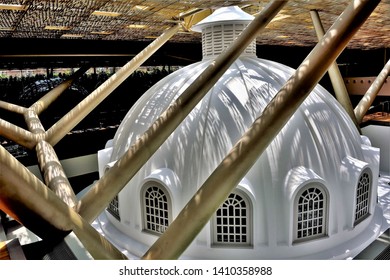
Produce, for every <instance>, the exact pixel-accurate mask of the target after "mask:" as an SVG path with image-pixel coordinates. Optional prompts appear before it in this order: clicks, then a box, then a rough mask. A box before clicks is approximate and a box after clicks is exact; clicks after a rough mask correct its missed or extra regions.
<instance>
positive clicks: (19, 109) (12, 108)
mask: <svg viewBox="0 0 390 280" xmlns="http://www.w3.org/2000/svg"><path fill="white" fill-rule="evenodd" d="M0 108H1V109H4V110H7V111H9V112H13V113H17V114H24V112H25V110H26V109H27V108H25V107H23V106H19V105H15V104H12V103H9V102H5V101H1V100H0Z"/></svg>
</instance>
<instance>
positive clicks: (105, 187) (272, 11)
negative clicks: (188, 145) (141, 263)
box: [77, 1, 287, 222]
mask: <svg viewBox="0 0 390 280" xmlns="http://www.w3.org/2000/svg"><path fill="white" fill-rule="evenodd" d="M286 3H287V1H273V2H271V3H270V4H269V5H267V6H266V7H265V8H264V9H263V11H262V12H261V13H260V14H259V15H258V16H257V17H255V19H254V20H253V21H252V22H251V23H250V24H249V25H248V26H247V27H246V28H245V30H244V31H243V32H242V33H241V34H240V35H239V36H238V37H237V39H236V40H234V41H233V42H232V44H231V45H230V46H229V47H228V48H227V49H225V51H224V52H222V53H221V54H220V55H219V56H218V57H217V58H216V59H215V60H214V61H213V62H212V63H211V64H210V65H209V66H208V67H207V68H206V69H205V70H204V71H203V72H202V73H201V74H200V75H199V76H198V78H196V79H195V81H194V82H193V83H192V84H191V85H190V86H189V87H188V88H187V89H186V90H185V91H184V92H183V93H182V94H181V95H180V96H179V97H178V98H177V99H176V100H175V101H174V102H173V103H172V104H171V105H170V106H169V108H168V109H167V110H166V111H165V112H163V113H162V115H161V116H160V117H159V118H158V119H157V120H156V121H155V122H154V123H153V124H152V125H151V126H150V128H149V129H148V130H147V131H146V132H145V133H144V134H142V135H140V137H139V138H138V139H137V141H136V142H135V143H134V144H133V145H132V146H131V147H130V148H129V149H128V150H127V152H126V153H125V154H124V155H123V156H122V157H121V158H120V159H119V160H118V161H117V162H116V163H115V164H114V166H113V167H112V168H110V169H109V170H108V171H107V172H106V173H105V174H104V176H102V178H100V180H99V181H97V182H96V183H95V184H94V186H93V187H92V188H91V189H90V190H89V191H88V192H87V193H86V194H85V195H84V197H83V198H81V200H80V201H79V204H78V206H77V209H78V212H79V213H80V215H81V216H82V217H84V219H86V220H87V221H90V222H92V221H93V220H94V219H95V218H96V217H97V216H98V215H99V214H100V213H101V212H102V211H103V210H104V208H105V207H106V206H107V205H108V203H109V202H110V201H111V200H112V199H113V198H114V196H115V195H116V194H117V193H118V192H119V191H120V190H121V189H122V188H123V187H124V186H125V185H126V184H127V182H128V181H129V180H130V179H131V178H132V177H133V176H134V175H135V173H136V172H137V171H138V170H139V169H140V168H141V167H142V166H143V164H144V163H145V162H146V161H147V160H148V159H149V158H150V157H151V156H152V155H153V153H154V152H155V151H156V150H157V149H158V148H159V147H160V146H161V144H162V143H164V141H165V140H166V139H167V138H168V137H169V135H170V134H171V133H172V132H173V131H174V130H175V129H176V127H177V126H178V125H179V124H180V123H181V122H182V121H183V120H184V118H185V117H186V116H187V115H188V114H189V113H190V112H191V110H192V109H193V108H194V107H195V106H196V104H198V102H199V101H200V100H201V99H202V98H203V97H204V96H205V95H206V93H207V92H208V91H209V90H210V89H211V88H212V87H213V86H214V84H215V83H216V82H217V81H218V79H219V78H220V77H221V76H222V75H223V74H224V73H225V71H226V70H227V69H228V68H229V67H230V65H231V64H232V63H233V62H234V61H235V60H236V59H237V58H238V57H239V55H240V54H241V52H242V51H244V50H245V49H246V47H247V46H248V45H249V44H250V43H251V42H252V41H253V40H254V39H255V38H256V36H257V34H258V33H259V32H260V30H262V29H264V28H265V26H266V25H267V24H268V23H269V22H270V21H271V20H272V18H273V17H274V16H275V15H276V14H277V13H278V12H279V11H280V10H281V9H282V7H283V6H284V5H285V4H286Z"/></svg>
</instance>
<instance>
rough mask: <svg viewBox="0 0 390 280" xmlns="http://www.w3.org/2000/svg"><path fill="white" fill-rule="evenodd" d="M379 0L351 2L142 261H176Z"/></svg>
mask: <svg viewBox="0 0 390 280" xmlns="http://www.w3.org/2000/svg"><path fill="white" fill-rule="evenodd" d="M379 2H380V0H366V1H357V0H355V1H352V2H351V4H350V5H348V7H347V8H346V9H345V10H344V12H343V13H342V14H341V15H340V16H339V17H338V19H337V20H336V22H335V23H334V24H333V25H332V27H331V28H330V29H329V30H328V32H327V33H326V34H325V36H324V37H323V38H322V39H321V41H320V42H319V43H318V44H317V45H316V46H315V47H314V48H313V50H312V51H311V52H310V54H309V55H308V56H307V57H306V59H305V60H304V61H303V62H302V64H301V65H300V66H299V67H298V68H297V70H296V71H295V73H294V74H293V75H292V76H291V78H290V79H289V80H288V81H287V82H286V84H285V85H284V86H283V87H282V88H281V89H280V90H279V92H278V93H277V94H276V96H275V97H274V98H273V99H272V100H271V102H270V103H269V104H268V105H267V107H266V108H265V109H264V111H263V113H262V115H261V116H260V117H259V118H257V119H256V120H255V122H254V123H253V124H252V126H251V127H250V128H249V129H248V130H247V132H246V133H244V135H243V136H242V137H241V138H240V140H239V141H238V142H237V143H236V145H235V146H234V147H233V148H232V150H231V151H230V152H229V153H228V155H227V156H226V157H225V158H224V160H223V161H222V163H221V164H220V165H219V166H218V167H217V168H216V169H215V171H214V172H213V173H212V174H211V175H210V177H209V178H208V179H207V180H206V181H205V183H204V184H203V185H202V186H201V188H200V189H199V190H198V192H196V194H195V195H194V196H193V197H192V199H191V200H190V201H189V202H188V204H187V205H186V206H185V207H184V208H183V210H182V211H181V212H180V213H179V215H178V216H177V217H176V219H175V220H174V221H173V222H172V224H171V225H170V226H169V227H168V229H167V230H166V231H165V233H164V234H163V235H162V236H161V237H160V238H159V239H158V240H157V241H156V242H155V243H154V244H153V245H152V246H151V247H150V249H149V250H148V251H147V252H146V254H145V255H144V256H143V259H176V258H178V257H180V255H181V254H182V253H183V252H184V250H185V249H186V248H187V247H188V246H189V245H190V244H191V242H192V241H193V240H194V238H195V237H196V236H197V235H198V233H199V232H200V231H201V230H202V228H203V227H204V226H205V225H206V224H207V222H208V221H209V220H210V218H211V217H212V215H213V214H214V213H215V211H216V210H217V209H218V207H219V206H220V205H221V204H222V203H223V202H224V201H225V199H226V198H227V197H228V195H229V194H230V193H231V191H232V190H233V189H234V188H235V187H236V186H237V184H238V183H239V182H240V180H241V179H242V178H243V177H244V176H245V174H246V173H247V172H248V171H249V169H250V168H251V167H252V165H253V164H254V163H255V162H256V160H257V159H258V157H259V156H260V155H261V154H262V153H263V152H264V151H265V149H266V148H267V147H268V145H269V144H270V143H271V142H272V140H273V139H274V138H275V136H276V135H277V134H278V133H279V132H280V130H281V129H282V128H283V127H284V125H285V124H286V123H287V121H288V120H289V119H290V117H291V116H292V115H293V114H294V113H295V111H296V110H297V109H298V107H299V106H300V105H301V103H302V102H303V101H304V100H305V98H306V97H307V96H308V95H309V93H310V92H311V91H312V89H313V88H314V87H315V85H316V84H317V83H318V81H319V80H320V79H321V78H322V76H323V75H324V74H325V73H326V71H327V69H328V67H329V66H330V64H331V63H332V62H333V61H334V60H335V59H336V58H337V56H338V55H339V54H340V53H341V52H342V50H343V49H344V48H345V47H346V46H347V44H348V42H349V40H350V39H351V38H352V36H353V35H354V34H355V33H356V32H357V31H358V30H359V28H360V26H361V25H362V24H363V23H364V22H365V20H366V19H367V18H368V17H369V16H370V14H371V13H372V11H373V10H374V9H375V7H376V6H377V5H378V4H379Z"/></svg>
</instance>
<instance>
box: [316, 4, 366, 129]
mask: <svg viewBox="0 0 390 280" xmlns="http://www.w3.org/2000/svg"><path fill="white" fill-rule="evenodd" d="M310 16H311V19H312V21H313V25H314V29H315V31H316V33H317V38H318V41H320V40H321V38H322V37H324V34H325V30H324V27H323V26H322V23H321V19H320V16H319V14H318V11H316V10H311V11H310ZM328 74H329V78H330V81H331V83H332V86H333V89H334V93H335V95H336V98H337V100H338V101H339V103H340V104H341V106H343V108H344V110H345V111H346V112H347V114H348V115H349V117H350V118H351V120H352V121H353V122H354V124H355V126H356V128H357V129H358V130H359V132H361V131H360V127H359V124H358V121H357V119H356V116H355V113H354V111H353V108H352V103H351V99H350V98H349V94H348V91H347V87H346V86H345V83H344V80H343V77H342V76H341V73H340V69H339V67H338V65H337V62H336V61H334V62H333V63H332V64H331V65H330V66H329V69H328Z"/></svg>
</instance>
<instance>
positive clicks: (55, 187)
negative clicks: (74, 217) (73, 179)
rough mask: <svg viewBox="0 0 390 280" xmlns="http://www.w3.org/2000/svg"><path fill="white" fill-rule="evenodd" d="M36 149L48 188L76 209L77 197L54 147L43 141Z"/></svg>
mask: <svg viewBox="0 0 390 280" xmlns="http://www.w3.org/2000/svg"><path fill="white" fill-rule="evenodd" d="M35 149H36V152H37V157H38V162H39V166H40V168H41V172H42V173H43V178H44V180H45V183H46V186H47V187H49V189H51V190H52V191H53V192H54V193H55V194H56V195H57V196H58V197H59V198H60V199H61V200H62V201H64V202H65V203H66V204H67V205H68V206H69V207H74V206H75V205H76V204H77V198H76V195H75V193H74V191H73V188H72V186H71V185H70V183H69V180H68V178H67V176H66V174H65V171H64V169H63V167H62V165H61V163H60V160H59V159H58V157H57V155H56V153H55V151H54V149H53V147H52V146H51V145H50V144H49V143H47V142H46V141H44V140H41V141H39V142H38V143H37V146H36V148H35Z"/></svg>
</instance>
